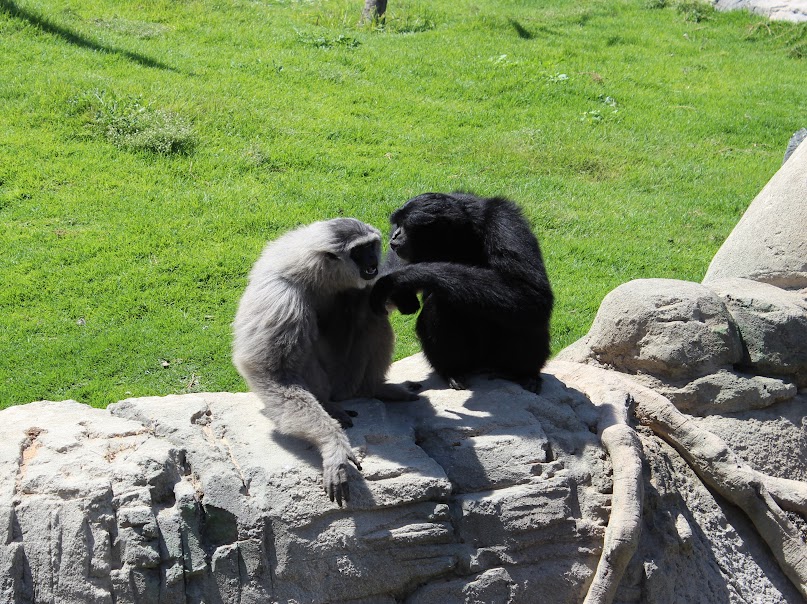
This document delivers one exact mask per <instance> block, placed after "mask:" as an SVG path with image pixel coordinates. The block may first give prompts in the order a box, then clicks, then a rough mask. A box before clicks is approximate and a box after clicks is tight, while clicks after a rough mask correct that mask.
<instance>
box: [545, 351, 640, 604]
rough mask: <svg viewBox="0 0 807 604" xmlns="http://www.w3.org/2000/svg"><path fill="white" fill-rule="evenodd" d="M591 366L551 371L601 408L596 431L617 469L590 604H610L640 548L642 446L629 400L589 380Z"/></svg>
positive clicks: (610, 384) (612, 384)
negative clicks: (630, 422)
mask: <svg viewBox="0 0 807 604" xmlns="http://www.w3.org/2000/svg"><path fill="white" fill-rule="evenodd" d="M589 369H591V368H590V367H588V366H586V365H578V364H576V363H563V362H553V363H552V364H551V367H550V368H549V371H550V372H552V373H554V374H555V375H556V376H557V377H558V378H559V379H561V380H563V381H564V382H566V383H567V384H569V385H573V386H575V387H576V388H578V389H579V390H581V391H582V392H584V393H585V394H586V395H587V396H588V398H589V399H590V400H591V402H593V403H594V404H595V405H597V406H598V407H599V408H600V420H599V423H598V425H597V432H598V433H599V435H600V440H601V441H602V444H603V446H604V447H605V450H606V452H607V453H608V455H609V456H610V457H611V463H612V466H613V472H614V474H613V481H614V485H613V494H612V496H611V517H610V518H609V519H608V526H607V527H606V529H605V540H604V543H603V547H602V554H601V555H600V561H599V562H598V564H597V571H596V572H595V574H594V579H593V581H592V583H591V585H590V586H589V589H588V594H587V595H586V599H585V601H584V603H585V604H609V603H610V602H611V601H613V599H614V594H615V593H616V589H617V587H618V586H619V582H620V581H621V580H622V575H623V574H624V573H625V568H627V566H628V562H630V559H631V558H632V557H633V554H634V553H635V552H636V548H637V547H638V545H639V531H640V529H641V520H642V499H643V489H642V460H643V457H642V445H641V443H640V442H639V436H638V435H637V434H636V432H635V431H634V430H633V428H631V427H630V426H629V425H628V409H629V406H630V403H631V397H630V395H629V394H628V393H627V392H626V391H625V389H624V388H622V386H623V384H622V383H621V382H617V381H608V380H602V379H599V377H600V376H597V379H594V380H591V379H585V378H586V377H587V375H586V374H587V373H588V370H589Z"/></svg>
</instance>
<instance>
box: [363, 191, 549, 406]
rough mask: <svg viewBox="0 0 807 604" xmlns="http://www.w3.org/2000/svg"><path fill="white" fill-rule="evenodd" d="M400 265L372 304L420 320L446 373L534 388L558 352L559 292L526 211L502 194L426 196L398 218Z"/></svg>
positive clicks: (430, 353)
mask: <svg viewBox="0 0 807 604" xmlns="http://www.w3.org/2000/svg"><path fill="white" fill-rule="evenodd" d="M390 222H391V223H392V236H391V238H390V247H391V248H392V250H393V251H394V252H395V254H396V255H397V256H398V257H399V258H400V260H401V261H400V262H399V263H398V264H399V266H397V267H394V268H393V270H392V271H391V272H390V273H389V274H387V275H384V276H383V277H381V278H380V279H378V281H377V282H376V284H375V285H374V286H373V292H372V294H371V297H370V304H371V306H372V307H373V309H374V310H375V311H376V312H378V313H382V314H383V313H385V312H386V310H385V306H386V304H387V303H388V301H389V302H390V303H391V304H392V305H394V306H396V307H397V308H398V310H399V311H400V312H402V313H404V314H412V313H415V312H417V310H418V308H420V303H419V301H418V298H417V293H419V292H422V294H423V296H422V299H423V308H422V309H421V311H420V315H419V316H418V319H417V323H416V331H417V335H418V337H419V338H420V342H421V346H422V348H423V352H424V354H425V355H426V358H427V359H428V361H429V363H430V364H431V365H432V367H434V369H435V370H436V371H437V373H438V374H440V375H441V376H442V377H443V378H445V379H446V380H447V381H448V383H449V385H451V386H452V387H454V388H463V387H464V386H463V381H464V380H465V378H466V377H467V376H468V375H470V374H474V373H481V372H486V373H492V374H494V375H497V376H499V377H504V378H507V379H512V380H514V381H517V382H519V383H521V384H522V385H523V386H524V387H525V388H527V389H529V390H532V391H533V392H539V391H540V388H541V376H540V371H541V367H543V365H544V363H545V362H546V360H547V358H548V357H549V353H550V344H549V319H550V316H551V314H552V305H553V300H554V299H553V295H552V288H551V287H550V284H549V279H548V277H547V274H546V270H545V268H544V262H543V258H542V256H541V250H540V247H539V245H538V240H537V239H536V238H535V235H534V234H533V233H532V230H531V229H530V226H529V224H528V223H527V221H526V219H525V218H524V216H523V215H522V213H521V210H520V209H519V208H518V206H516V205H515V204H514V203H513V202H511V201H509V200H507V199H504V198H501V197H492V198H482V197H476V196H474V195H469V194H464V193H452V194H444V193H424V194H423V195H418V196H417V197H414V198H412V199H410V200H409V201H407V202H406V203H405V204H404V205H403V206H402V207H401V208H399V209H398V210H396V211H395V212H394V213H393V214H392V216H391V217H390Z"/></svg>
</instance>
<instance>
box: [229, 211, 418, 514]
mask: <svg viewBox="0 0 807 604" xmlns="http://www.w3.org/2000/svg"><path fill="white" fill-rule="evenodd" d="M380 258H381V235H380V233H379V232H378V230H377V229H375V228H374V227H372V226H370V225H368V224H365V223H363V222H360V221H359V220H355V219H353V218H336V219H333V220H327V221H321V222H315V223H313V224H310V225H307V226H303V227H300V228H298V229H295V230H293V231H289V232H287V233H286V234H284V235H282V236H281V237H279V238H278V239H276V240H274V241H272V242H270V243H269V244H268V245H267V246H266V248H265V249H264V251H263V253H262V254H261V256H260V258H259V259H258V261H257V262H256V263H255V265H254V267H253V268H252V271H251V272H250V275H249V281H248V284H247V287H246V290H245V291H244V294H243V296H242V298H241V301H240V303H239V306H238V311H237V313H236V316H235V321H234V322H233V331H234V339H233V363H234V364H235V366H236V368H237V369H238V371H239V373H240V374H241V375H242V376H243V377H244V379H245V380H246V382H247V384H248V385H249V387H250V389H251V390H252V391H253V392H254V393H256V394H257V395H258V396H259V398H260V399H261V401H262V402H263V404H264V405H265V413H266V414H267V416H268V417H269V418H270V419H272V420H273V421H274V422H275V425H276V426H277V429H278V430H279V431H281V432H283V433H285V434H290V435H294V436H298V437H302V438H304V439H306V440H308V441H309V442H311V443H313V444H314V445H316V446H317V447H318V449H319V451H320V453H321V455H322V464H323V486H324V488H325V491H326V493H327V495H328V496H329V498H330V500H331V501H334V499H336V502H337V504H339V505H340V506H341V505H342V501H343V500H344V501H345V502H347V501H349V500H350V489H349V483H348V462H352V463H353V464H354V465H355V466H356V468H357V469H359V470H361V466H360V465H359V462H358V460H357V459H356V456H355V455H354V453H353V450H352V449H351V447H350V442H349V440H348V437H347V434H346V433H345V431H344V429H343V426H345V427H349V426H351V425H352V422H351V420H350V417H349V416H348V414H346V413H345V412H344V411H341V410H340V409H339V408H338V406H334V405H332V403H333V402H334V401H341V400H346V399H350V398H357V397H376V398H380V399H385V400H415V399H417V398H418V397H417V395H416V394H414V393H413V391H412V388H413V387H414V386H416V385H408V386H406V387H405V386H399V385H395V384H387V383H386V382H385V375H386V372H387V369H388V368H389V365H390V363H391V361H392V350H393V344H394V334H393V331H392V328H391V326H390V324H389V320H388V318H387V317H386V316H383V315H380V314H378V313H373V312H372V311H371V310H370V306H369V297H370V291H371V288H372V284H373V282H374V281H375V279H376V278H377V276H378V265H379V262H380Z"/></svg>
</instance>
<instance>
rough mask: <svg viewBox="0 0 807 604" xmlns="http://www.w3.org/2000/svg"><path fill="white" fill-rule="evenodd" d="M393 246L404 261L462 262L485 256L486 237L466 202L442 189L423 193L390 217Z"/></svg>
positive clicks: (476, 260) (477, 260)
mask: <svg viewBox="0 0 807 604" xmlns="http://www.w3.org/2000/svg"><path fill="white" fill-rule="evenodd" d="M390 222H391V223H392V227H393V228H392V235H391V236H390V248H392V250H393V251H394V252H395V253H396V254H397V255H398V257H399V258H401V259H402V260H404V261H405V262H409V263H415V262H441V261H443V262H463V263H467V264H478V263H481V262H482V260H483V259H484V253H483V239H482V235H481V233H480V232H479V227H478V225H476V224H475V221H474V219H473V218H472V216H471V214H470V213H469V208H468V206H467V205H466V202H465V201H464V200H463V199H462V198H459V197H454V196H451V195H445V194H442V193H424V194H423V195H418V196H417V197H413V198H412V199H410V200H409V201H407V202H406V203H405V204H404V205H403V206H402V207H401V208H399V209H398V210H396V211H395V212H393V214H392V216H391V217H390Z"/></svg>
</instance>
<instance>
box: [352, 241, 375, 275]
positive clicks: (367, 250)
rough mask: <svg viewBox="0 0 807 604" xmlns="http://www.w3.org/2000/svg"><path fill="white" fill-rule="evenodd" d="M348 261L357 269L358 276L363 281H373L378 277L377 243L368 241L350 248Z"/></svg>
mask: <svg viewBox="0 0 807 604" xmlns="http://www.w3.org/2000/svg"><path fill="white" fill-rule="evenodd" d="M350 259H351V260H353V262H355V263H356V266H358V267H359V274H360V275H361V278H362V279H364V280H365V281H369V280H371V279H375V278H376V277H377V276H378V261H379V253H378V242H375V241H368V242H367V243H364V244H362V245H357V246H356V247H354V248H352V249H351V250H350Z"/></svg>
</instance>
